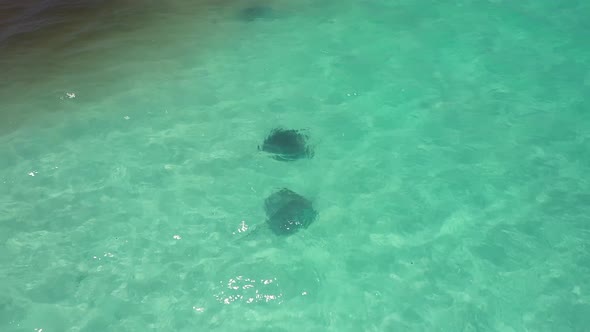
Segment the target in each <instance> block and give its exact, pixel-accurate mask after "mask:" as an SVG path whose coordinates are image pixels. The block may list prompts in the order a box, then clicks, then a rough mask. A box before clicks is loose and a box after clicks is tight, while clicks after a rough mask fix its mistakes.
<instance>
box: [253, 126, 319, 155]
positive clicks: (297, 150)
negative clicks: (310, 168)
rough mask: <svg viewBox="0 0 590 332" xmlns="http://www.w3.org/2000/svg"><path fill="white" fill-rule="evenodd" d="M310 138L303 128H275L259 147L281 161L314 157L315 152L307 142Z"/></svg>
mask: <svg viewBox="0 0 590 332" xmlns="http://www.w3.org/2000/svg"><path fill="white" fill-rule="evenodd" d="M308 139H309V137H308V135H307V134H305V133H304V132H303V131H302V130H295V129H283V128H275V129H273V130H272V131H271V132H270V134H269V135H268V136H267V137H266V139H265V140H264V142H263V143H262V146H259V147H258V149H259V150H262V151H264V152H267V153H270V154H272V155H273V158H274V159H276V160H279V161H294V160H297V159H302V158H312V157H313V155H314V152H313V149H312V148H311V147H310V146H308V144H307V140H308Z"/></svg>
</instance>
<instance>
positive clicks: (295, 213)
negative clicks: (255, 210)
mask: <svg viewBox="0 0 590 332" xmlns="http://www.w3.org/2000/svg"><path fill="white" fill-rule="evenodd" d="M264 209H265V211H266V216H267V220H266V222H267V224H268V226H269V227H270V229H271V230H272V231H273V232H274V233H275V234H277V235H290V234H293V233H295V232H297V231H298V230H299V229H302V228H307V227H308V226H309V225H310V224H311V223H312V222H314V221H315V219H316V217H317V216H318V213H317V211H316V210H315V209H314V208H313V205H312V203H311V201H309V200H308V199H306V198H305V197H303V196H301V195H299V194H297V193H295V192H293V191H291V190H289V189H287V188H282V189H280V190H279V191H277V192H275V193H273V194H272V195H270V196H268V198H267V199H266V200H265V201H264Z"/></svg>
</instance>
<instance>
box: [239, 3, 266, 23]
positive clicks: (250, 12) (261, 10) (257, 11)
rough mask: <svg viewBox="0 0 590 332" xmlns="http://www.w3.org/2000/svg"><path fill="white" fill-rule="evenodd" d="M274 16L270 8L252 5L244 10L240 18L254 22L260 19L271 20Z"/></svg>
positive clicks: (240, 12) (240, 13) (241, 11)
mask: <svg viewBox="0 0 590 332" xmlns="http://www.w3.org/2000/svg"><path fill="white" fill-rule="evenodd" d="M272 14H273V10H272V8H271V7H270V6H266V5H252V6H248V7H246V8H242V9H241V10H240V11H239V13H238V18H239V19H240V20H242V21H246V22H252V21H255V20H258V19H263V18H269V17H271V16H272Z"/></svg>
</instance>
